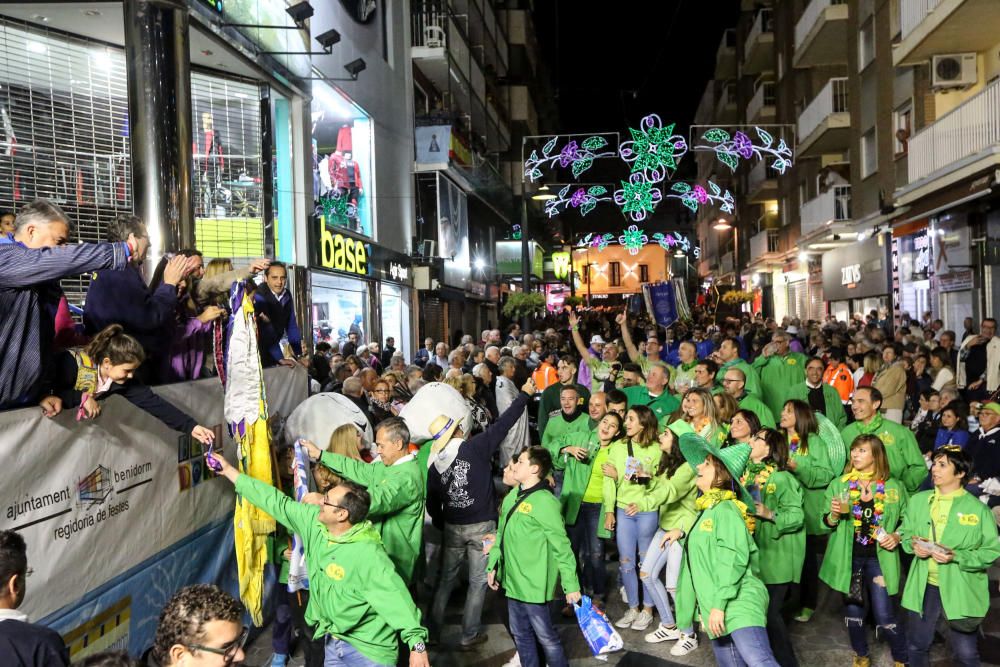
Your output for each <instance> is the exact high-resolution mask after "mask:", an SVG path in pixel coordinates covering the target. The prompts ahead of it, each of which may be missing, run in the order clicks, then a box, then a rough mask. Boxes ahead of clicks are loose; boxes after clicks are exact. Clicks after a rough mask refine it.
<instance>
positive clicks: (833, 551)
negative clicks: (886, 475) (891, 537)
mask: <svg viewBox="0 0 1000 667" xmlns="http://www.w3.org/2000/svg"><path fill="white" fill-rule="evenodd" d="M847 487H848V480H847V475H841V476H840V477H838V478H837V479H835V480H833V481H832V482H830V486H829V487H828V488H827V490H826V494H825V502H826V509H827V513H829V510H830V502H831V501H832V500H833V498H834V497H835V496H837V495H840V493H841V492H842V491H843V490H844V489H846V488H847ZM906 498H907V493H906V488H905V487H904V486H903V485H902V484H900V483H899V482H898V481H896V480H895V479H891V478H890V479H888V480H886V483H885V502H884V503H883V506H884V509H883V510H882V519H881V523H880V524H879V525H881V526H882V527H883V528H885V532H887V533H893V532H895V531H896V528H897V527H898V526H899V522H900V520H901V519H902V518H903V510H904V509H905V507H906ZM848 511H850V510H848ZM823 525H824V527H826V529H827V530H828V531H829V530H830V529H829V527H827V526H826V524H825V523H824V524H823ZM854 537H855V534H854V519H853V517H851V516H849V515H848V514H844V515H842V516H841V517H840V522H839V523H837V527H836V528H835V529H834V530H833V534H832V535H830V540H829V541H828V542H827V543H826V556H824V558H823V565H822V567H820V569H819V578H820V579H822V580H823V581H824V582H826V584H827V585H828V586H829V587H830V588H832V589H833V590H835V591H840V592H841V593H845V594H846V593H847V592H848V590H850V587H851V571H852V568H853V565H852V562H853V559H854ZM875 554H876V556H877V557H878V564H879V567H880V568H881V569H882V576H883V577H884V578H885V590H886V592H888V593H889V595H895V594H896V593H898V592H899V549H898V548H896V549H893V550H892V551H889V550H887V549H883V548H882V547H880V546H876V547H875Z"/></svg>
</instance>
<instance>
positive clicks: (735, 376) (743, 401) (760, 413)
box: [722, 367, 774, 428]
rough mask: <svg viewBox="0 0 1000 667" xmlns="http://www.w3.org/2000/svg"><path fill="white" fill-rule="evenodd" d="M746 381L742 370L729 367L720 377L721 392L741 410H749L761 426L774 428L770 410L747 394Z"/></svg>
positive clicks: (754, 397)
mask: <svg viewBox="0 0 1000 667" xmlns="http://www.w3.org/2000/svg"><path fill="white" fill-rule="evenodd" d="M746 381H747V378H746V375H745V374H744V373H743V370H742V369H740V368H735V367H730V368H729V369H728V370H726V374H725V375H723V376H722V390H723V391H725V392H726V393H727V394H729V395H730V396H732V397H733V398H735V399H736V402H737V403H739V405H740V409H741V410H749V411H750V412H752V413H754V414H755V415H757V419H759V420H760V425H761V426H763V427H765V428H774V416H773V415H771V408H769V407H767V406H766V405H764V402H763V401H761V400H760V399H759V398H757V397H756V396H754V395H753V394H748V393H747V390H746Z"/></svg>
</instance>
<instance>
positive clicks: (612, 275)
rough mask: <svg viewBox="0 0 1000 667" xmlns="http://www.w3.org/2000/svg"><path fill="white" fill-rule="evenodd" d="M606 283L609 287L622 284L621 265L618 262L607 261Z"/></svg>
mask: <svg viewBox="0 0 1000 667" xmlns="http://www.w3.org/2000/svg"><path fill="white" fill-rule="evenodd" d="M608 274H609V277H608V281H609V282H608V284H609V285H611V287H621V286H622V265H621V263H620V262H608Z"/></svg>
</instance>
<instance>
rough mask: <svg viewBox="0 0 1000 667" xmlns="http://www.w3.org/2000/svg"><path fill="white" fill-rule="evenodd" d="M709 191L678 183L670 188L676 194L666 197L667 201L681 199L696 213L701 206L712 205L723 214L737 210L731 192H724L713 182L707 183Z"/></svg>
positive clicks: (700, 187)
mask: <svg viewBox="0 0 1000 667" xmlns="http://www.w3.org/2000/svg"><path fill="white" fill-rule="evenodd" d="M705 182H706V183H707V184H708V190H706V189H705V188H703V187H702V186H700V185H697V184H695V185H694V186H693V187H692V186H691V185H690V184H689V183H684V182H681V181H679V182H677V183H674V184H673V185H671V186H670V192H673V193H675V194H669V193H668V194H667V195H665V196H666V198H667V199H680V200H681V203H682V204H684V205H685V206H687V207H688V208H689V209H691V210H692V211H694V212H696V213H697V212H698V207H699V206H704V205H706V204H711V205H715V206H718V207H719V210H720V211H722V212H723V213H732V212H733V210H735V206H736V200H735V199H734V198H733V195H732V193H731V192H729V190H725V191H723V189H722V188H720V187H719V186H718V185H716V184H715V183H714V182H713V181H705Z"/></svg>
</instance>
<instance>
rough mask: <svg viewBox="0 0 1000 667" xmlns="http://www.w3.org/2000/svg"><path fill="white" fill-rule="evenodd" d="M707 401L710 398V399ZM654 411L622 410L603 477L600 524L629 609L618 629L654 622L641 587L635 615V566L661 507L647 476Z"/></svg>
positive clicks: (651, 466) (654, 452)
mask: <svg viewBox="0 0 1000 667" xmlns="http://www.w3.org/2000/svg"><path fill="white" fill-rule="evenodd" d="M709 402H711V399H709ZM658 430H659V422H658V421H657V419H656V414H655V413H654V412H653V411H652V410H650V409H649V408H648V407H646V406H644V405H636V406H634V407H632V408H631V409H630V410H629V411H628V412H627V413H626V414H625V439H624V440H621V441H619V442H616V443H615V444H613V445H611V451H610V452H609V453H608V464H610V466H611V467H613V468H614V476H613V477H612V476H605V478H604V494H603V495H604V528H605V529H606V530H612V529H616V533H615V539H616V542H617V543H618V554H619V555H618V558H619V561H618V568H619V571H620V572H621V576H622V584H623V585H624V586H625V593H626V597H627V598H628V611H626V612H625V615H624V616H622V617H621V618H620V619H618V621H617V622H615V625H616V626H618V627H619V628H629V627H630V628H632V629H633V630H645V629H646V628H648V627H649V624H650V623H652V622H653V595H652V593H651V592H650V591H649V590H648V589H647V590H646V591H645V607H644V608H643V610H642V613H641V614H640V613H639V577H638V576H637V575H636V571H635V564H636V561H637V560H639V555H640V554H642V555H645V553H646V550H647V549H648V548H649V543H650V542H651V541H652V540H653V534H654V533H656V526H657V519H658V512H657V510H658V509H659V506H658V505H657V503H656V499H655V497H654V495H653V493H652V484H650V474H651V473H652V471H654V470H656V466H657V464H658V463H659V460H660V447H659V442H657V439H656V434H657V431H658Z"/></svg>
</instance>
